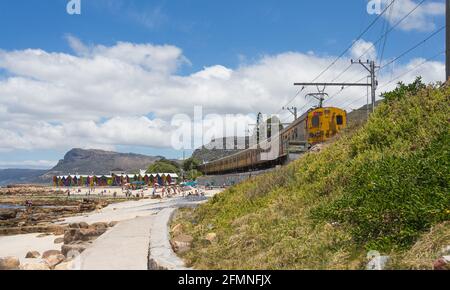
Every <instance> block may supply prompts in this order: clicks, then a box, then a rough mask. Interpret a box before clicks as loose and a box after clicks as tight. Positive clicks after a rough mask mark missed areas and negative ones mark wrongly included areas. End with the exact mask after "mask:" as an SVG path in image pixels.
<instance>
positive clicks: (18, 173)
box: [0, 169, 47, 186]
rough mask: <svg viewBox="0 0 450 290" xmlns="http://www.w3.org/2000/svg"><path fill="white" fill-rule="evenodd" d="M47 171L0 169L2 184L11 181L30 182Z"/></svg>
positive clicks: (0, 184)
mask: <svg viewBox="0 0 450 290" xmlns="http://www.w3.org/2000/svg"><path fill="white" fill-rule="evenodd" d="M46 172H47V170H39V169H0V186H4V185H8V184H11V183H28V182H29V181H30V180H34V179H37V178H38V177H39V176H41V175H43V174H45V173H46Z"/></svg>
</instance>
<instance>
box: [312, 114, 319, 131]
mask: <svg viewBox="0 0 450 290" xmlns="http://www.w3.org/2000/svg"><path fill="white" fill-rule="evenodd" d="M311 124H312V127H313V128H319V126H320V117H319V115H315V116H314V117H312V120H311Z"/></svg>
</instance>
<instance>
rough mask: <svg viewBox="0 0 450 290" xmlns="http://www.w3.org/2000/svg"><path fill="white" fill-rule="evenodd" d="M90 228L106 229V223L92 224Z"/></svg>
mask: <svg viewBox="0 0 450 290" xmlns="http://www.w3.org/2000/svg"><path fill="white" fill-rule="evenodd" d="M91 227H94V228H96V229H107V228H108V223H94V224H92V225H91Z"/></svg>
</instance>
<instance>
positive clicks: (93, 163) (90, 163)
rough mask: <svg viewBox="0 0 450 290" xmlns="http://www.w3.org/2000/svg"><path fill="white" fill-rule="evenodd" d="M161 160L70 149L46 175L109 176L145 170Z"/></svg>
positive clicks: (143, 156) (101, 151)
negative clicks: (114, 171) (115, 173)
mask: <svg viewBox="0 0 450 290" xmlns="http://www.w3.org/2000/svg"><path fill="white" fill-rule="evenodd" d="M161 158H162V157H153V156H146V155H140V154H133V153H117V152H110V151H103V150H84V149H72V150H70V151H69V152H67V153H66V155H65V156H64V159H62V160H60V161H59V162H58V164H57V165H56V166H55V167H53V168H52V169H51V170H50V171H49V172H47V174H69V173H72V174H75V173H78V174H92V173H95V174H109V173H110V172H111V171H112V170H122V171H125V172H133V171H139V169H147V168H148V166H149V165H150V164H152V163H153V162H155V161H157V160H160V159H161Z"/></svg>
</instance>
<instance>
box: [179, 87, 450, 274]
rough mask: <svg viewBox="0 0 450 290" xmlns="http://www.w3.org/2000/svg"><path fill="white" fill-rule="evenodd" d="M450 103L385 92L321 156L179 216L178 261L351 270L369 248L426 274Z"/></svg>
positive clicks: (435, 91) (423, 94)
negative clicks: (365, 117)
mask: <svg viewBox="0 0 450 290" xmlns="http://www.w3.org/2000/svg"><path fill="white" fill-rule="evenodd" d="M449 104H450V87H448V86H447V87H442V88H439V87H437V86H436V87H433V86H429V87H425V86H424V85H422V84H421V83H420V82H419V81H417V82H415V83H413V84H411V85H409V86H405V85H402V86H400V87H399V88H398V89H396V90H395V91H393V92H391V93H387V94H385V100H384V101H383V102H382V103H381V104H380V105H379V106H378V108H377V110H376V112H375V113H374V114H373V115H372V116H371V118H370V119H369V121H368V122H367V123H366V124H364V125H363V126H362V127H360V128H359V129H356V130H353V131H347V132H345V133H344V134H342V135H341V136H339V137H338V138H337V139H336V140H335V141H334V142H332V143H330V144H327V146H326V147H325V148H324V149H323V150H322V151H321V152H320V153H309V154H306V155H305V156H304V157H303V158H301V159H300V160H298V161H296V162H293V163H291V164H290V165H288V166H286V167H283V168H281V169H279V170H276V171H274V172H272V173H269V174H267V175H263V176H258V177H255V178H254V179H252V180H251V181H248V182H245V183H242V184H240V185H238V186H235V187H232V188H230V189H228V190H226V191H225V192H223V193H222V194H219V195H217V196H215V197H214V198H213V199H212V200H211V201H209V202H208V203H206V204H204V205H202V206H200V207H199V208H198V209H196V210H195V211H192V210H188V209H186V210H183V211H182V212H180V213H179V215H178V217H177V218H176V220H175V221H174V224H175V223H181V224H182V228H183V230H184V233H186V234H189V235H191V236H193V238H194V240H193V244H192V249H191V251H189V252H187V253H185V254H183V255H182V257H183V258H184V259H185V260H186V261H187V263H188V264H189V265H191V266H193V267H195V268H199V269H360V268H363V267H364V266H365V264H366V263H367V260H366V256H367V253H368V251H369V250H377V251H379V252H380V253H381V254H387V255H390V256H391V257H392V258H393V262H392V264H391V267H398V268H416V267H417V268H422V267H423V268H427V267H430V265H431V263H432V261H433V259H435V258H436V255H437V254H436V253H438V252H439V249H440V248H441V247H442V246H446V245H450V235H449V232H450V228H449V226H450V223H446V221H449V220H450V194H449V183H450V175H449V172H450V170H449V166H450V156H449V149H450V148H449V146H450V130H449V119H448V118H449V116H450V105H449ZM433 229H434V230H433ZM211 233H214V234H215V236H216V238H215V240H213V242H210V241H208V240H206V239H205V237H206V235H208V234H211ZM436 233H441V234H443V236H440V237H439V236H438V237H436ZM420 249H422V250H424V251H420ZM419 260H420V263H419V262H415V261H419ZM421 265H422V266H421Z"/></svg>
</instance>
